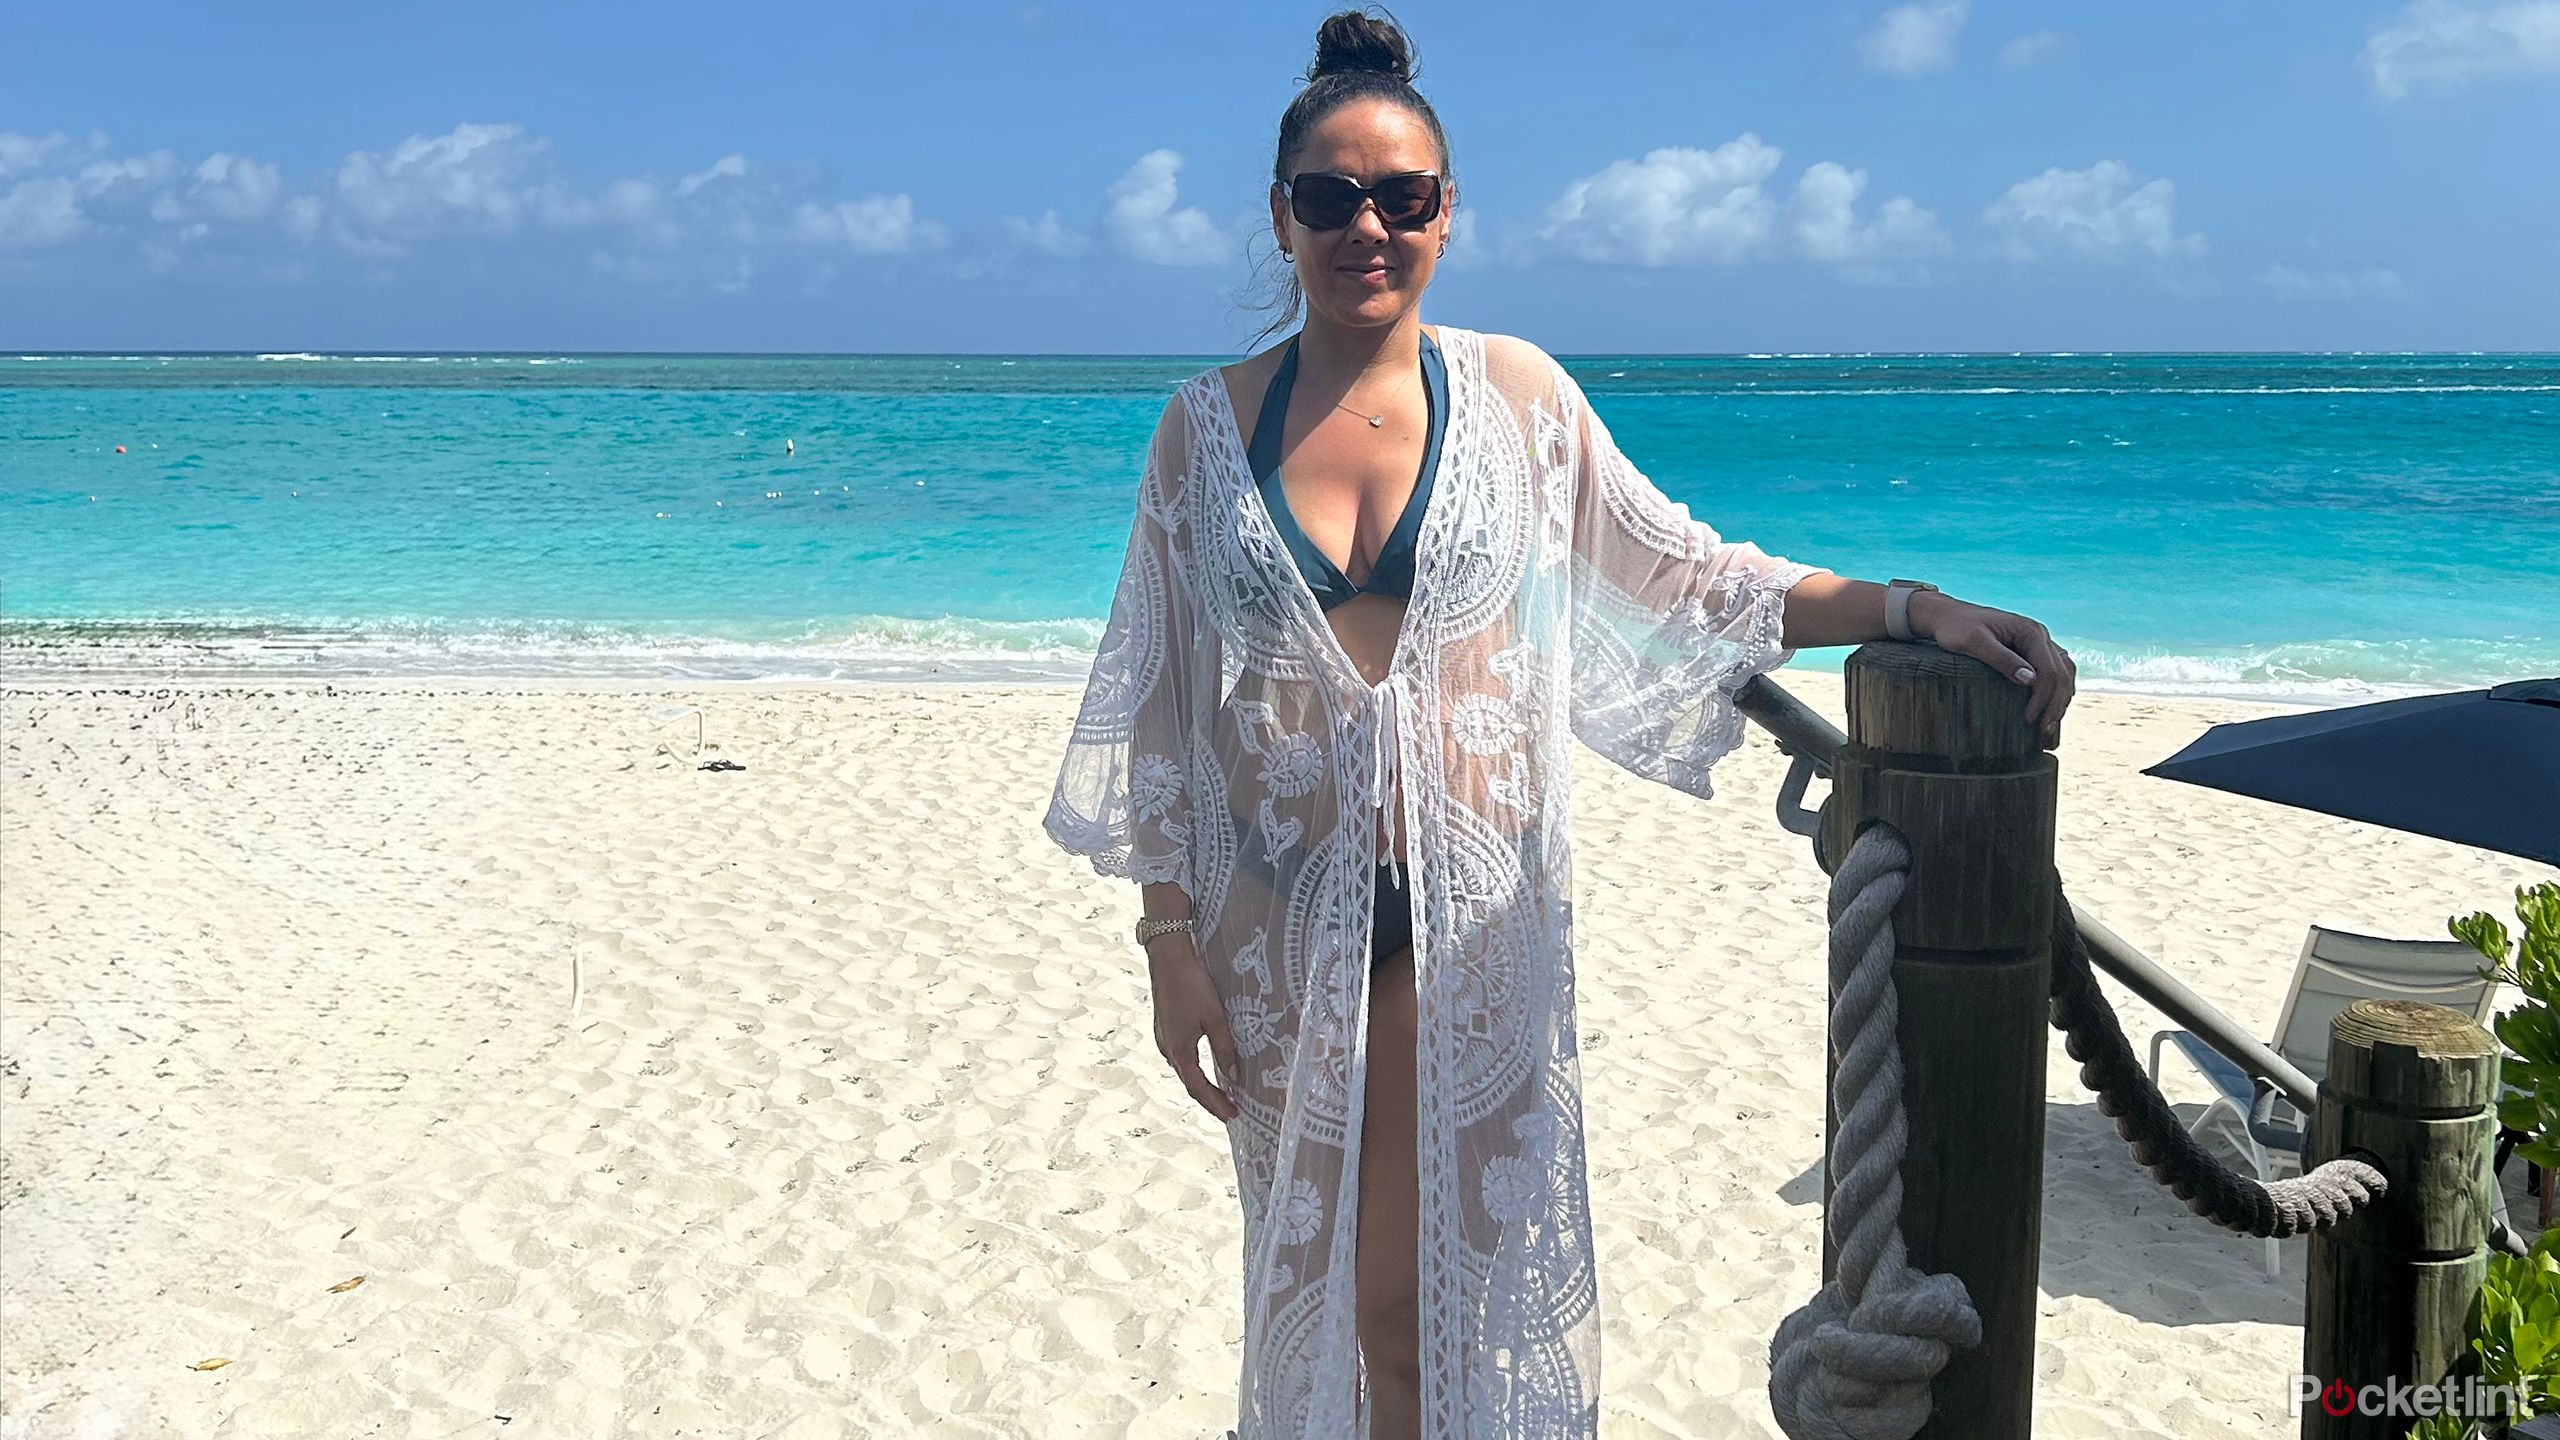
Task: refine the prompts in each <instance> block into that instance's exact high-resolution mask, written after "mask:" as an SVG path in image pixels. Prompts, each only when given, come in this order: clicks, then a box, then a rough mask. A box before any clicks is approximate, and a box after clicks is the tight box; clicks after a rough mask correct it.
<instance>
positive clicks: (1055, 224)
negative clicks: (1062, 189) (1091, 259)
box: [1004, 210, 1086, 256]
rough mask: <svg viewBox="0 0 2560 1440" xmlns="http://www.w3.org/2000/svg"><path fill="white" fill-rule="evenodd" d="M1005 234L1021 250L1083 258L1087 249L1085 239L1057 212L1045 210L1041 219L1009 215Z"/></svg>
mask: <svg viewBox="0 0 2560 1440" xmlns="http://www.w3.org/2000/svg"><path fill="white" fill-rule="evenodd" d="M1004 233H1005V238H1006V239H1007V240H1010V241H1012V242H1013V244H1014V245H1016V246H1017V247H1019V248H1021V249H1024V250H1036V251H1038V252H1039V253H1041V254H1043V255H1058V256H1070V255H1081V254H1083V253H1084V252H1085V248H1086V241H1085V237H1084V236H1083V235H1081V234H1078V233H1077V232H1075V231H1073V230H1070V229H1068V228H1067V226H1066V222H1064V221H1062V220H1060V219H1059V218H1058V212H1057V211H1055V210H1043V211H1041V212H1040V218H1039V219H1037V220H1025V219H1023V218H1022V217H1021V216H1019V215H1007V216H1006V217H1004Z"/></svg>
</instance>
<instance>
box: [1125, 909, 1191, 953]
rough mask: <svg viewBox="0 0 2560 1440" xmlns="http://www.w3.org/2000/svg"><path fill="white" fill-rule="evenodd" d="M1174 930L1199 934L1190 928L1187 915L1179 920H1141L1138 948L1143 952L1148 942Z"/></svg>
mask: <svg viewBox="0 0 2560 1440" xmlns="http://www.w3.org/2000/svg"><path fill="white" fill-rule="evenodd" d="M1176 930H1183V931H1188V932H1190V933H1191V934H1194V935H1197V934H1198V933H1200V932H1199V931H1198V930H1196V929H1194V928H1193V927H1192V924H1191V917H1190V916H1188V915H1185V916H1183V917H1182V918H1181V919H1179V920H1147V919H1141V920H1140V921H1139V922H1138V948H1139V949H1141V950H1143V949H1145V948H1146V945H1147V942H1148V941H1150V940H1153V939H1154V938H1156V937H1157V936H1159V935H1170V934H1172V933H1173V932H1174V931H1176Z"/></svg>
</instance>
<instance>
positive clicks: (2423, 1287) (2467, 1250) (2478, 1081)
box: [2302, 1000, 2498, 1440]
mask: <svg viewBox="0 0 2560 1440" xmlns="http://www.w3.org/2000/svg"><path fill="white" fill-rule="evenodd" d="M2497 1099H2498V1042H2497V1040H2496V1039H2495V1038H2493V1037H2492V1036H2491V1035H2490V1034H2489V1032H2488V1031H2486V1030H2483V1029H2481V1028H2480V1026H2479V1025H2478V1024H2476V1023H2474V1022H2473V1021H2472V1019H2471V1018H2470V1017H2469V1016H2467V1015H2464V1014H2462V1013H2460V1012H2459V1011H2454V1010H2448V1009H2446V1008H2444V1007H2443V1006H2441V1005H2422V1004H2419V1003H2417V1002H2415V1001H2410V1000H2358V1001H2356V1002H2355V1003H2354V1004H2352V1005H2349V1006H2348V1007H2347V1008H2346V1009H2344V1010H2341V1011H2339V1012H2338V1014H2337V1017H2336V1018H2335V1019H2333V1020H2331V1021H2330V1022H2329V1073H2328V1075H2327V1076H2326V1077H2325V1078H2323V1079H2322V1080H2321V1082H2320V1113H2319V1117H2318V1119H2317V1120H2316V1122H2315V1123H2314V1125H2313V1127H2312V1145H2313V1152H2312V1153H2313V1157H2314V1162H2315V1163H2325V1162H2327V1161H2330V1160H2335V1159H2337V1158H2338V1157H2339V1156H2341V1155H2346V1154H2350V1153H2360V1154H2363V1155H2365V1156H2367V1157H2370V1159H2371V1160H2372V1161H2373V1163H2374V1164H2375V1165H2376V1167H2377V1168H2379V1169H2380V1170H2381V1171H2382V1173H2383V1175H2384V1176H2385V1178H2387V1179H2388V1180H2389V1181H2390V1190H2389V1192H2388V1193H2386V1194H2385V1195H2384V1196H2383V1197H2382V1199H2381V1200H2380V1201H2379V1202H2378V1203H2376V1204H2374V1205H2373V1206H2372V1207H2371V1208H2369V1209H2366V1210H2364V1211H2362V1212H2360V1213H2359V1214H2357V1215H2356V1216H2355V1217H2354V1218H2352V1219H2350V1220H2348V1221H2346V1222H2345V1223H2343V1224H2341V1225H2339V1226H2337V1227H2336V1228H2334V1229H2331V1230H2324V1231H2316V1232H2314V1233H2313V1234H2312V1237H2311V1257H2310V1276H2309V1280H2308V1283H2307V1284H2306V1285H2305V1287H2304V1291H2305V1293H2304V1296H2303V1300H2304V1315H2303V1327H2302V1369H2303V1374H2304V1375H2305V1376H2307V1377H2309V1378H2310V1379H2311V1380H2312V1381H2313V1382H2316V1383H2317V1384H2318V1385H2319V1386H2320V1387H2322V1389H2323V1391H2324V1393H2326V1394H2327V1395H2328V1396H2329V1397H2330V1403H2329V1404H2324V1403H2322V1401H2321V1400H2319V1399H2316V1398H2315V1399H2312V1400H2310V1401H2309V1402H2307V1403H2305V1404H2304V1405H2303V1407H2302V1434H2303V1436H2304V1440H2363V1437H2366V1436H2374V1437H2389V1440H2400V1437H2402V1436H2405V1435H2407V1434H2408V1433H2409V1427H2410V1426H2411V1425H2413V1424H2415V1423H2416V1419H2415V1417H2414V1415H2413V1414H2411V1413H2406V1412H2404V1413H2402V1414H2400V1415H2397V1416H2394V1415H2388V1414H2382V1413H2374V1414H2365V1413H2360V1411H2362V1410H2364V1409H2373V1410H2376V1411H2379V1410H2380V1409H2381V1408H2382V1407H2381V1406H2379V1405H2374V1406H2359V1405H2350V1404H2346V1403H2345V1402H2346V1401H2347V1400H2348V1399H2349V1398H2350V1396H2349V1393H2348V1392H2360V1391H2362V1390H2363V1389H2364V1387H2366V1386H2372V1385H2379V1386H2388V1385H2391V1384H2394V1383H2397V1384H2399V1385H2403V1386H2407V1385H2412V1384H2416V1385H2433V1384H2435V1383H2437V1382H2438V1381H2440V1380H2443V1379H2444V1378H2445V1377H2446V1375H2447V1374H2449V1373H2450V1372H2451V1371H2452V1370H2453V1368H2454V1366H2455V1364H2456V1362H2458V1361H2459V1360H2461V1358H2462V1356H2463V1352H2464V1349H2465V1346H2466V1337H2465V1335H2464V1330H2463V1327H2464V1321H2465V1319H2466V1317H2467V1316H2468V1314H2469V1312H2470V1309H2471V1300H2472V1297H2473V1296H2475V1295H2477V1294H2478V1293H2479V1290H2480V1281H2481V1277H2482V1276H2483V1275H2484V1274H2485V1273H2486V1272H2487V1270H2488V1267H2489V1254H2488V1248H2487V1244H2486V1240H2487V1235H2488V1226H2489V1213H2490V1206H2489V1187H2490V1186H2491V1185H2493V1184H2495V1183H2496V1180H2495V1178H2494V1177H2493V1176H2492V1175H2491V1174H2490V1156H2491V1154H2492V1152H2493V1151H2494V1150H2495V1148H2496V1146H2497V1142H2498V1121H2497V1112H2496V1109H2495V1107H2496V1105H2497ZM2332 1382H2342V1383H2343V1384H2344V1386H2345V1387H2346V1389H2345V1390H2343V1391H2340V1390H2332V1389H2329V1388H2328V1387H2329V1386H2330V1385H2331V1383H2332ZM2381 1397H2382V1392H2375V1398H2376V1399H2380V1398H2381ZM2333 1407H2337V1408H2345V1409H2347V1411H2348V1413H2346V1414H2343V1415H2337V1414H2332V1413H2330V1412H2331V1409H2332V1408H2333Z"/></svg>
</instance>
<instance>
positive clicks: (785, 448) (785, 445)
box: [782, 440, 793, 455]
mask: <svg viewBox="0 0 2560 1440" xmlns="http://www.w3.org/2000/svg"><path fill="white" fill-rule="evenodd" d="M792 449H793V446H792V444H791V442H790V441H788V440H785V441H783V442H782V453H783V454H785V455H788V454H790V453H791V451H792Z"/></svg>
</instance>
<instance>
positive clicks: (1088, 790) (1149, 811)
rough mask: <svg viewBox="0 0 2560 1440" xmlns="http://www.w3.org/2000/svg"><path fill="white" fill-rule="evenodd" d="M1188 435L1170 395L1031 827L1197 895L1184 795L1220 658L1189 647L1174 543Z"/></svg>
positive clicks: (1099, 861)
mask: <svg viewBox="0 0 2560 1440" xmlns="http://www.w3.org/2000/svg"><path fill="white" fill-rule="evenodd" d="M1187 434H1188V425H1187V423H1186V420H1185V417H1184V412H1183V406H1182V401H1181V399H1180V397H1178V396H1177V397H1176V398H1175V399H1174V400H1173V401H1172V402H1171V403H1169V404H1168V405H1167V406H1166V407H1165V412H1164V415H1163V417H1162V418H1160V419H1159V420H1158V421H1157V423H1156V431H1155V436H1154V438H1153V439H1152V440H1151V441H1150V442H1149V445H1148V449H1147V460H1146V465H1145V468H1144V471H1143V473H1142V474H1141V475H1140V477H1139V481H1138V513H1137V516H1136V518H1135V519H1134V520H1133V521H1132V523H1131V524H1130V527H1129V548H1128V551H1127V553H1126V554H1125V556H1124V557H1123V559H1122V561H1121V566H1120V581H1119V584H1118V586H1117V587H1116V588H1115V589H1114V590H1113V592H1112V597H1111V613H1110V616H1109V618H1108V619H1107V620H1106V621H1105V622H1104V625H1103V631H1102V640H1101V643H1100V645H1099V647H1098V648H1097V649H1096V651H1095V654H1094V661H1093V674H1092V677H1091V678H1090V679H1089V680H1087V681H1086V683H1085V690H1084V699H1083V702H1082V704H1081V705H1079V706H1078V708H1077V711H1076V721H1075V729H1074V731H1073V732H1072V734H1071V735H1070V736H1069V738H1068V741H1067V753H1066V757H1065V760H1064V761H1063V763H1061V765H1060V766H1059V769H1058V781H1057V787H1056V789H1055V791H1054V792H1053V793H1052V794H1051V796H1050V799H1049V811H1048V815H1047V816H1046V818H1045V819H1044V820H1043V822H1042V824H1043V828H1044V829H1046V830H1047V831H1048V834H1049V838H1050V839H1052V840H1054V841H1056V842H1057V843H1058V844H1059V845H1060V846H1061V847H1062V848H1064V849H1066V850H1068V851H1070V852H1072V853H1074V854H1078V855H1083V856H1086V857H1088V858H1089V859H1091V860H1092V862H1093V868H1094V869H1095V870H1096V871H1098V872H1100V873H1101V874H1104V875H1120V876H1126V877H1128V878H1130V879H1132V880H1135V881H1138V882H1140V883H1142V884H1144V883H1148V882H1153V881H1160V880H1170V881H1173V882H1174V883H1176V884H1178V885H1180V886H1181V887H1182V888H1183V891H1184V892H1185V893H1186V894H1197V891H1196V890H1194V889H1193V886H1192V875H1191V856H1190V843H1191V800H1192V797H1193V795H1194V794H1195V792H1196V791H1197V790H1198V788H1199V787H1198V785H1197V784H1195V783H1194V777H1195V776H1196V775H1197V774H1199V773H1200V770H1199V767H1200V766H1201V765H1202V764H1203V763H1205V761H1206V757H1205V753H1204V751H1205V736H1206V730H1207V726H1206V723H1205V722H1206V717H1205V716H1204V715H1203V714H1202V713H1201V706H1202V704H1203V702H1204V700H1205V699H1206V698H1207V697H1210V696H1214V695H1215V694H1216V691H1217V668H1216V667H1217V665H1218V663H1219V662H1218V656H1217V653H1216V650H1215V647H1214V645H1204V644H1202V643H1200V642H1199V636H1198V627H1197V626H1196V624H1195V621H1196V615H1195V607H1194V605H1193V603H1192V597H1191V589H1190V583H1189V581H1190V576H1191V574H1192V569H1191V566H1190V564H1189V557H1188V555H1187V554H1186V553H1185V552H1184V551H1183V549H1182V547H1181V545H1180V544H1179V543H1178V540H1179V538H1180V535H1181V521H1180V519H1179V518H1178V515H1177V509H1176V498H1175V497H1176V495H1177V494H1178V493H1179V491H1180V490H1181V488H1182V477H1183V469H1184V465H1185V462H1186V460H1187V457H1188V454H1189V448H1190V447H1189V445H1188V444H1187V441H1186V436H1187ZM1209 633H1210V635H1211V637H1212V638H1213V639H1214V636H1215V633H1216V632H1215V631H1214V629H1212V630H1210V632H1209Z"/></svg>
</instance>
